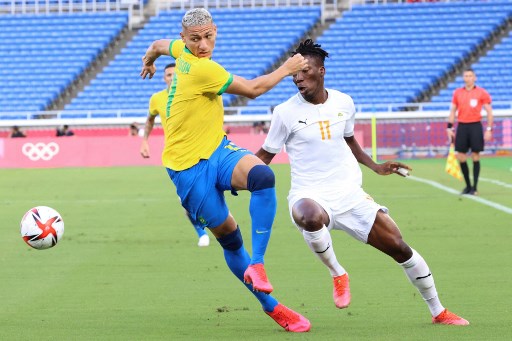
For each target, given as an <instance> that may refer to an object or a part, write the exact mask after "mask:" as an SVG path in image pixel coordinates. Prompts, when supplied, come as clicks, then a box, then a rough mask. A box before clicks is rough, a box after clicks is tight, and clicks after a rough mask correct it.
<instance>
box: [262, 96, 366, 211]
mask: <svg viewBox="0 0 512 341" xmlns="http://www.w3.org/2000/svg"><path fill="white" fill-rule="evenodd" d="M327 93H328V98H327V101H326V102H325V103H323V104H318V105H314V104H311V103H309V102H307V101H305V100H304V98H303V97H302V96H301V95H300V93H297V94H296V95H295V96H293V97H291V98H290V99H289V100H288V101H286V102H284V103H282V104H280V105H278V106H277V107H276V108H275V109H274V113H273V117H272V122H271V125H270V130H269V133H268V135H267V138H266V140H265V142H264V144H263V146H262V147H263V149H264V150H266V151H267V152H269V153H273V154H277V153H279V152H280V151H281V149H282V147H283V145H284V146H285V147H286V152H287V153H288V156H289V158H290V165H291V178H292V180H291V181H292V182H291V189H290V196H289V200H291V197H292V196H295V197H297V195H299V196H302V197H307V196H308V194H310V195H313V194H315V196H321V197H322V198H325V199H326V200H329V199H330V198H333V199H335V200H336V201H337V205H340V204H341V205H342V206H343V209H344V210H349V209H351V208H352V207H354V206H355V205H356V204H357V203H358V202H359V201H360V200H361V199H360V198H361V196H360V195H356V194H357V193H359V194H360V193H361V192H362V188H361V185H362V174H361V169H360V167H359V164H358V162H357V160H356V158H355V157H354V155H353V154H352V151H351V149H350V148H349V146H348V145H347V143H346V142H345V139H344V137H350V136H353V135H354V121H355V111H356V110H355V106H354V102H353V100H352V98H351V97H350V96H348V95H346V94H344V93H341V92H339V91H337V90H333V89H327ZM293 194H295V195H293Z"/></svg>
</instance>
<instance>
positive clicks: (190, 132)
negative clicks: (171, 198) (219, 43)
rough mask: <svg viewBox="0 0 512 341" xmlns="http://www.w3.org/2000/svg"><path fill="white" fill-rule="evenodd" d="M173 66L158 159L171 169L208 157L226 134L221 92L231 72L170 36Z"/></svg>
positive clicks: (192, 163)
mask: <svg viewBox="0 0 512 341" xmlns="http://www.w3.org/2000/svg"><path fill="white" fill-rule="evenodd" d="M169 52H170V55H171V56H172V57H173V58H175V59H176V68H175V69H174V71H175V72H174V76H173V80H172V83H171V87H170V89H169V95H168V100H167V108H166V115H165V120H162V126H165V128H164V131H165V146H164V151H163V153H162V163H163V165H164V166H165V167H167V168H170V169H172V170H175V171H180V170H185V169H188V168H190V167H192V166H194V165H195V164H197V163H198V162H199V161H200V160H201V159H208V158H209V157H210V156H211V155H212V154H213V152H214V151H215V149H217V147H218V146H219V144H220V143H221V141H222V140H223V139H224V136H225V135H226V134H225V132H224V130H223V124H224V105H223V103H222V94H223V93H224V91H226V89H227V88H228V87H229V85H230V84H231V82H233V75H232V74H231V73H229V72H227V71H226V70H225V69H224V68H223V67H222V66H221V65H219V64H217V63H216V62H214V61H213V60H211V59H209V58H197V57H196V56H194V55H193V54H192V53H191V52H190V50H189V49H188V48H187V47H186V46H185V43H184V42H183V41H182V40H172V41H171V43H170V45H169Z"/></svg>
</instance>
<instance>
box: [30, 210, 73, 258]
mask: <svg viewBox="0 0 512 341" xmlns="http://www.w3.org/2000/svg"><path fill="white" fill-rule="evenodd" d="M20 226H21V238H23V240H24V241H25V243H27V244H28V245H29V246H31V247H33V248H34V249H38V250H44V249H49V248H51V247H54V246H55V245H57V242H58V241H59V240H60V239H61V238H62V235H63V234H64V221H63V220H62V217H61V216H60V214H59V212H57V211H55V210H54V209H53V208H51V207H47V206H37V207H34V208H31V209H30V210H29V211H27V213H25V215H24V216H23V218H22V219H21V224H20Z"/></svg>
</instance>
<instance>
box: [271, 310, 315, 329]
mask: <svg viewBox="0 0 512 341" xmlns="http://www.w3.org/2000/svg"><path fill="white" fill-rule="evenodd" d="M265 313H266V314H267V315H268V316H270V317H272V318H273V319H274V321H276V322H277V324H278V325H280V326H281V327H283V328H284V329H285V330H286V331H289V332H294V333H303V332H308V331H309V330H310V329H311V323H310V322H309V320H308V319H307V318H305V317H304V316H302V315H301V314H299V313H296V312H295V311H293V310H291V309H290V308H288V307H286V306H284V305H282V304H281V303H279V304H278V305H277V306H276V307H275V308H274V311H273V312H271V313H269V312H268V311H265Z"/></svg>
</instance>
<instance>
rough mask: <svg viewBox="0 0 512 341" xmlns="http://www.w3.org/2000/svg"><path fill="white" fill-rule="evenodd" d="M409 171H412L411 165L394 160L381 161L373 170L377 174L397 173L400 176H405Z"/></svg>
mask: <svg viewBox="0 0 512 341" xmlns="http://www.w3.org/2000/svg"><path fill="white" fill-rule="evenodd" d="M409 171H412V168H411V167H409V166H407V165H406V164H403V163H401V162H396V161H387V162H385V163H381V164H379V165H378V166H377V169H375V172H376V173H377V174H379V175H390V174H398V175H400V176H401V177H406V176H407V175H409V173H408V172H409Z"/></svg>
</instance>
